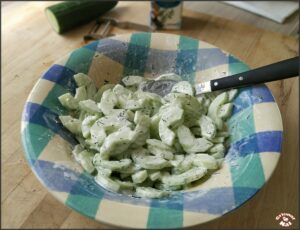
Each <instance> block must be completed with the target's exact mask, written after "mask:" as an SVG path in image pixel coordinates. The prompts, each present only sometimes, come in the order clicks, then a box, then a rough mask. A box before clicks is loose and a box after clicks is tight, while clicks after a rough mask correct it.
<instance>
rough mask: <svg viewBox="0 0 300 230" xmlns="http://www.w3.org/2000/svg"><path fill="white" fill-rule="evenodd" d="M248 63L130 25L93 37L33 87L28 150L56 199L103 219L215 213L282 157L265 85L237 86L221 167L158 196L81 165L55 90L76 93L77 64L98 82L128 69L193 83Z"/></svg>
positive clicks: (133, 222) (180, 218)
mask: <svg viewBox="0 0 300 230" xmlns="http://www.w3.org/2000/svg"><path fill="white" fill-rule="evenodd" d="M247 69H248V67H247V65H245V64H244V63H242V62H241V61H239V60H238V59H237V58H235V57H233V56H232V55H230V54H228V53H226V52H224V51H222V50H220V49H219V48H216V47H214V46H212V45H210V44H208V43H205V42H203V41H198V40H194V39H191V38H188V37H184V36H177V35H169V34H161V33H134V34H130V35H122V36H116V37H111V38H108V39H103V40H100V41H97V42H93V43H90V44H88V45H86V46H84V47H82V48H80V49H77V50H75V51H73V52H72V53H71V54H69V55H67V56H66V57H64V58H62V59H61V60H60V61H58V62H57V63H56V64H54V65H52V66H51V67H50V68H49V69H48V70H47V71H46V72H45V73H43V74H42V76H41V78H40V80H39V81H38V82H37V84H36V85H35V87H34V88H33V90H32V92H31V94H30V96H29V98H28V99H27V102H26V105H25V108H24V112H23V118H22V141H23V146H24V149H25V155H26V158H27V160H28V162H29V164H30V166H31V168H32V170H33V172H34V173H35V174H36V175H37V177H38V178H39V180H40V181H41V182H42V183H43V185H44V186H45V187H46V188H47V189H48V190H49V191H50V192H51V193H52V194H53V195H54V196H55V197H57V198H58V199H59V200H60V201H61V202H63V203H64V204H66V205H68V206H69V207H71V208H73V209H75V210H77V211H79V212H80V213H82V214H84V215H86V216H89V217H91V218H94V219H97V220H99V221H102V222H105V223H108V224H113V225H118V226H123V227H139V228H144V227H149V228H161V227H165V228H172V227H183V226H192V225H195V224H199V223H203V222H206V221H208V220H211V219H214V218H217V217H218V216H221V215H223V214H225V213H227V212H229V211H231V210H233V209H235V208H236V207H238V206H240V205H241V204H242V203H244V202H245V201H247V200H248V199H249V198H250V197H252V196H253V195H254V194H255V193H256V192H257V191H258V190H259V189H260V188H261V187H262V185H263V184H264V183H265V182H266V180H267V179H268V178H269V177H270V175H271V173H272V172H273V170H274V168H275V166H276V164H277V161H278V159H279V153H280V151H281V142H282V122H281V117H280V112H279V110H278V107H277V104H276V102H275V100H274V97H273V96H272V94H271V92H270V90H269V89H268V88H267V87H266V86H265V85H263V84H262V85H258V86H252V87H247V88H243V89H240V90H239V94H238V95H237V97H236V98H235V99H234V109H233V115H232V117H231V118H230V120H229V121H228V124H227V125H228V128H229V130H230V135H231V137H230V138H231V145H230V148H229V150H228V152H227V154H226V157H225V161H224V163H223V166H222V168H221V169H220V170H219V171H217V172H216V173H214V174H212V175H211V176H210V177H209V178H204V179H203V180H202V182H203V183H199V184H198V185H197V186H195V187H193V188H191V189H189V190H186V191H184V192H178V193H176V194H174V195H173V196H171V197H169V198H165V199H159V200H152V199H140V198H134V197H130V196H127V195H121V194H117V193H112V192H109V191H107V190H105V189H103V188H102V187H100V186H99V185H97V184H96V183H95V182H94V180H93V178H92V177H91V176H90V175H88V174H86V173H84V172H83V170H82V169H81V167H80V166H79V165H78V164H77V163H76V162H75V161H74V160H73V158H72V157H71V154H70V153H71V149H72V145H74V144H76V141H75V140H74V138H73V137H72V135H71V134H70V133H69V132H68V131H66V129H64V128H63V127H62V126H61V124H60V123H59V122H58V115H61V114H67V111H66V110H65V109H64V108H63V107H62V106H61V105H60V103H59V101H58V100H57V97H58V96H60V95H61V94H63V93H66V92H71V93H74V91H75V88H76V84H75V82H74V80H73V78H72V77H73V75H74V74H75V73H78V72H83V73H86V74H88V75H89V76H90V77H91V78H92V79H93V80H94V82H95V83H96V85H97V86H98V87H99V86H101V85H103V84H104V83H107V82H109V83H117V82H119V81H120V79H121V78H122V76H126V75H140V76H144V77H146V78H155V77H157V76H158V75H160V74H163V73H170V72H173V73H177V74H178V75H180V76H181V77H182V79H183V80H188V81H189V82H191V83H197V82H202V81H205V80H208V79H213V78H220V77H223V76H226V75H230V74H234V73H239V72H242V71H245V70H247ZM206 179H207V180H206ZM175 217H176V218H175Z"/></svg>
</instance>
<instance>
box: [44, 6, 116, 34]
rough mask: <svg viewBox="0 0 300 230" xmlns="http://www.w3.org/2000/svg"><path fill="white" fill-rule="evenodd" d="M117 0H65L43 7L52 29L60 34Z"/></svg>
mask: <svg viewBox="0 0 300 230" xmlns="http://www.w3.org/2000/svg"><path fill="white" fill-rule="evenodd" d="M117 3H118V1H66V2H62V3H58V4H55V5H52V6H49V7H47V8H46V9H45V13H46V16H47V18H48V20H49V22H50V24H51V26H52V27H53V29H54V30H55V31H56V32H57V33H59V34H62V33H63V32H66V31H68V30H70V29H73V28H75V27H77V26H79V25H82V24H85V23H88V22H90V21H92V20H94V19H96V18H97V17H99V16H101V15H103V14H104V13H106V12H107V11H109V10H111V9H112V8H113V7H115V6H116V5H117Z"/></svg>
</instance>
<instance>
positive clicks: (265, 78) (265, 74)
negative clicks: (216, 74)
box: [210, 56, 299, 91]
mask: <svg viewBox="0 0 300 230" xmlns="http://www.w3.org/2000/svg"><path fill="white" fill-rule="evenodd" d="M295 76H299V56H298V57H294V58H290V59H287V60H284V61H280V62H277V63H274V64H270V65H267V66H263V67H260V68H257V69H253V70H249V71H246V72H243V73H239V74H235V75H231V76H228V77H224V78H219V79H215V80H211V82H210V84H211V91H216V90H220V89H228V88H238V87H243V86H247V85H254V84H259V83H265V82H270V81H277V80H282V79H286V78H291V77H295Z"/></svg>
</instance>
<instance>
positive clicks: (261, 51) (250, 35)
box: [1, 2, 299, 229]
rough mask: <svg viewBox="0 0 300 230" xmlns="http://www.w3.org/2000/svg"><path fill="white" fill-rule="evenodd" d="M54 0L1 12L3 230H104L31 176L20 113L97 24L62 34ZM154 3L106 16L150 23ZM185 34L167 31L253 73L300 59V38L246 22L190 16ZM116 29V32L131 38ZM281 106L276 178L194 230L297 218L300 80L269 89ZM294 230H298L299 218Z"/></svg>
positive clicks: (126, 5) (251, 226) (252, 226)
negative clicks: (46, 75)
mask: <svg viewBox="0 0 300 230" xmlns="http://www.w3.org/2000/svg"><path fill="white" fill-rule="evenodd" d="M51 4H54V3H53V2H13V3H10V4H7V5H6V4H4V5H3V6H2V41H1V42H2V69H1V71H2V72H1V75H2V78H1V80H2V95H1V96H2V116H1V119H2V120H1V122H2V130H1V134H2V153H1V159H2V161H1V166H2V167H1V179H2V180H1V186H2V190H1V208H2V212H1V215H2V228H46V229H49V228H99V229H101V228H102V229H105V228H107V226H105V225H103V224H101V223H98V222H96V221H94V220H91V219H88V218H86V217H84V216H82V215H80V214H78V213H76V212H75V211H73V210H71V209H69V208H68V207H66V206H64V205H63V204H61V203H60V202H59V201H57V200H56V199H55V198H54V197H52V195H51V194H50V193H49V192H48V191H47V190H46V189H45V188H44V187H43V186H42V185H41V183H40V182H39V181H38V179H37V178H36V177H35V175H34V174H33V173H32V172H31V170H30V168H29V166H28V164H27V162H26V160H25V158H24V155H23V149H22V147H21V140H20V123H21V122H20V121H21V113H22V110H23V106H24V103H25V100H26V98H27V96H28V94H29V92H30V91H31V89H32V87H33V86H34V84H35V82H36V81H37V80H38V78H39V77H40V76H41V74H42V73H43V71H45V70H46V69H47V68H48V67H50V66H51V64H53V63H54V61H55V60H57V59H59V58H60V57H62V56H63V55H65V54H67V53H69V52H70V51H72V50H73V49H75V48H78V47H80V46H82V45H84V43H83V40H82V37H83V35H84V34H86V33H87V32H88V31H89V29H90V27H91V25H92V24H91V23H90V24H88V25H85V26H82V27H80V28H78V29H75V30H73V31H70V32H68V33H66V34H65V35H63V36H61V35H58V34H56V33H55V32H54V31H53V30H52V29H51V28H50V26H49V24H48V22H47V19H46V17H45V14H44V8H45V7H46V6H47V5H51ZM148 12H149V3H148V2H135V3H132V2H121V3H119V4H118V5H117V7H116V8H115V9H114V10H113V11H111V12H110V13H108V15H111V16H114V17H116V18H119V19H124V20H125V19H126V20H131V21H134V22H139V23H143V24H147V23H148ZM183 13H184V14H183V15H184V18H183V28H182V30H180V31H179V30H178V31H168V32H170V33H174V34H183V35H187V36H190V37H193V38H197V39H201V40H203V41H206V42H209V43H211V44H213V45H215V46H218V47H220V48H222V49H224V50H226V51H228V52H230V53H232V54H233V55H235V56H236V57H238V58H240V59H241V60H242V61H244V62H246V63H247V64H248V65H250V66H251V67H259V66H262V65H266V64H270V63H272V62H276V61H280V60H283V59H285V58H290V57H294V56H297V55H298V40H297V39H295V38H293V37H288V36H284V35H281V34H279V33H273V32H268V31H264V30H260V29H258V28H255V27H251V26H249V25H245V24H239V23H237V22H233V21H229V20H225V19H222V18H218V17H214V16H210V15H207V14H203V13H195V12H192V11H188V10H184V12H183ZM128 32H130V31H128V30H120V29H114V30H113V31H112V33H114V34H121V33H128ZM268 86H269V87H270V89H271V91H272V93H273V95H274V96H275V98H276V100H277V103H278V105H279V108H280V111H281V114H282V119H283V127H284V141H283V152H282V155H281V158H280V160H279V163H278V166H277V168H276V170H275V171H274V173H273V175H272V177H271V179H270V180H269V181H268V183H266V185H265V186H263V188H262V189H261V190H260V191H259V192H258V193H257V195H255V196H254V197H253V198H252V199H251V200H250V201H249V202H247V203H246V204H245V205H243V206H242V207H240V208H238V209H237V210H235V211H233V212H230V213H228V214H226V215H225V216H223V217H221V218H219V219H217V220H214V221H211V222H208V223H206V224H203V225H201V226H197V227H194V228H193V229H199V228H203V229H229V228H230V229H245V228H248V229H258V228H269V229H271V228H272V229H277V228H279V225H278V223H277V222H276V220H275V216H276V215H278V214H279V213H281V212H289V213H291V214H293V215H294V216H296V217H298V211H299V210H298V202H299V197H298V190H299V183H298V179H299V177H298V170H299V164H298V162H299V156H298V152H299V141H298V140H299V134H298V127H299V121H298V117H299V111H298V110H299V106H298V105H299V88H298V78H292V79H288V80H283V81H277V82H274V83H270V84H268ZM291 227H292V228H298V219H297V220H295V221H294V222H293V225H292V226H291Z"/></svg>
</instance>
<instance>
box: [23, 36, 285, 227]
mask: <svg viewBox="0 0 300 230" xmlns="http://www.w3.org/2000/svg"><path fill="white" fill-rule="evenodd" d="M137 33H140V32H133V33H124V34H119V35H116V36H113V37H107V38H104V39H112V38H120V37H121V38H122V37H130V36H131V35H133V34H137ZM154 33H155V34H158V35H161V36H166V35H167V36H171V37H180V36H181V37H187V38H190V39H193V40H196V41H202V42H205V43H206V44H208V45H210V46H211V47H213V48H217V49H219V50H221V51H222V52H224V53H226V54H230V55H231V56H233V57H234V58H236V59H237V60H238V61H240V62H241V63H243V64H245V65H246V66H247V67H248V68H249V69H251V68H250V67H249V66H248V65H247V64H246V63H244V62H243V61H241V60H240V59H239V58H237V57H236V56H235V55H232V54H231V53H229V52H228V51H226V50H225V49H223V48H219V47H217V46H215V45H213V44H211V43H209V42H206V41H204V40H201V38H200V39H196V38H192V37H189V36H185V35H179V34H171V33H162V32H154ZM149 34H153V32H152V33H150V32H149ZM101 40H103V39H101ZM97 42H99V40H96V41H93V42H92V43H97ZM89 44H90V43H88V44H86V45H84V46H81V47H79V48H76V49H73V50H72V51H70V52H69V53H67V54H65V55H63V56H62V57H61V58H59V59H57V60H56V61H54V62H53V64H52V65H50V66H49V67H48V68H47V69H46V70H45V71H44V72H42V74H41V76H43V74H44V73H45V72H46V71H47V70H49V69H50V68H51V67H52V66H53V65H54V64H61V63H62V62H63V61H64V60H66V58H67V57H68V56H69V55H70V54H72V53H73V52H75V51H76V50H79V49H81V48H83V47H85V46H87V45H89ZM40 81H41V77H39V78H38V80H37V81H36V82H35V84H34V86H33V88H32V89H31V91H30V93H29V95H28V97H27V98H26V101H25V105H26V103H27V102H28V101H29V99H30V98H31V97H32V96H33V94H34V92H35V90H36V88H37V87H38V84H39V82H40ZM263 85H264V86H265V87H266V88H267V90H268V91H269V92H270V94H271V95H272V96H273V98H274V104H275V107H276V109H277V110H278V115H279V117H280V122H281V126H282V133H284V127H283V125H282V123H283V122H282V115H281V112H280V109H279V107H278V103H277V101H276V98H275V97H274V95H273V94H272V91H271V90H270V89H269V87H268V86H267V85H266V84H263ZM24 108H25V107H24ZM24 108H23V112H22V118H23V116H24V112H25V109H24ZM28 123H29V122H28ZM24 126H25V124H24V122H23V119H22V121H21V130H20V131H21V139H22V147H23V152H24V157H25V158H26V161H27V163H28V165H29V167H30V169H31V171H32V172H33V173H34V174H35V176H36V177H37V179H38V180H39V182H40V183H41V184H42V185H43V187H44V188H46V190H47V191H48V192H49V193H50V194H51V195H53V196H54V197H55V198H56V199H57V200H59V202H61V203H62V204H64V205H66V206H67V207H69V208H71V209H72V210H74V211H76V212H78V213H80V214H82V215H84V216H86V217H88V218H90V219H93V220H96V221H98V222H100V223H104V224H106V225H108V226H112V227H120V228H122V227H125V228H127V227H128V228H140V227H141V226H137V225H136V226H134V225H127V224H126V223H121V222H119V223H112V222H109V221H106V220H104V219H101V220H100V219H98V218H97V216H94V218H91V217H90V216H88V215H87V214H86V213H85V212H83V211H82V210H80V209H75V208H74V207H72V206H71V205H69V204H67V203H65V201H64V200H63V199H62V197H61V196H60V195H59V194H58V193H56V192H54V191H52V190H51V189H49V188H48V187H47V185H46V184H45V182H44V181H43V178H42V177H41V176H40V175H39V174H38V173H37V172H36V171H35V170H34V169H33V167H32V165H31V164H30V162H29V160H28V159H27V156H26V154H27V151H26V147H25V145H26V143H25V141H24V140H23V139H24V138H25V134H23V129H24ZM282 142H283V138H281V143H282ZM281 152H282V145H281V147H280V152H279V153H281ZM280 157H281V154H278V158H277V160H276V162H275V163H274V164H273V165H272V169H271V170H270V173H269V175H268V177H265V181H264V183H263V184H262V185H261V187H259V188H258V189H257V191H256V192H255V193H254V194H252V195H251V196H250V197H248V198H247V199H245V200H244V201H243V202H242V203H240V204H239V205H237V206H236V207H234V208H233V209H231V210H229V211H227V212H225V213H223V214H219V215H215V216H214V217H212V218H210V219H209V220H204V221H201V220H199V222H198V223H193V224H183V226H182V227H181V228H187V227H192V226H198V225H201V224H204V223H209V222H212V221H213V220H215V219H218V218H220V217H223V216H225V215H227V214H228V213H231V212H233V211H236V210H237V209H238V208H240V207H241V206H243V205H244V204H245V203H246V202H248V201H249V200H251V199H252V198H253V197H254V196H255V195H256V194H257V193H258V192H259V191H260V190H261V189H262V188H263V187H264V186H265V185H266V184H267V182H268V181H269V179H270V178H271V177H272V175H273V174H274V171H275V169H276V168H277V165H278V162H279V159H280ZM128 205H132V206H136V205H134V204H128ZM146 228H147V226H146Z"/></svg>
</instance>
